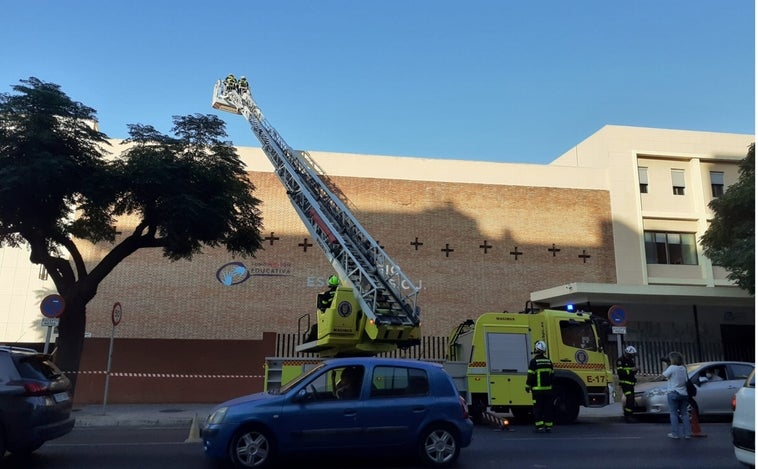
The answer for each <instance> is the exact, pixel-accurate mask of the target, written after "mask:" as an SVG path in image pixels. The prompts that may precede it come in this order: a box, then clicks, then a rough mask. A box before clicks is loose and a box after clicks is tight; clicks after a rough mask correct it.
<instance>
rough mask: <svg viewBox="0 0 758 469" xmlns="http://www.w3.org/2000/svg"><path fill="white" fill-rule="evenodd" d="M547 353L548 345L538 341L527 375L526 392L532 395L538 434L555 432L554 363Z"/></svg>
mask: <svg viewBox="0 0 758 469" xmlns="http://www.w3.org/2000/svg"><path fill="white" fill-rule="evenodd" d="M546 352H547V344H546V343H545V342H544V341H542V340H538V341H537V342H536V343H535V344H534V358H532V360H531V361H530V362H529V370H528V372H527V375H526V392H531V393H532V404H533V407H532V409H533V412H534V427H535V431H537V432H538V433H546V432H547V433H550V432H551V431H552V430H553V362H551V361H550V359H549V358H547V356H546V355H545V353H546Z"/></svg>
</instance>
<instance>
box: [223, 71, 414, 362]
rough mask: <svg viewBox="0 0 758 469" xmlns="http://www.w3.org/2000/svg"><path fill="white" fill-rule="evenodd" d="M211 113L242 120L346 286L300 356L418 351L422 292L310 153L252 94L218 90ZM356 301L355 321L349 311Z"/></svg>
mask: <svg viewBox="0 0 758 469" xmlns="http://www.w3.org/2000/svg"><path fill="white" fill-rule="evenodd" d="M212 104H213V107H214V108H216V109H219V110H222V111H227V112H231V113H234V114H240V115H242V116H244V117H245V118H246V119H247V121H248V122H249V124H250V127H251V129H252V131H253V133H254V134H255V136H256V137H257V138H258V140H259V141H260V143H261V147H262V149H263V152H264V153H265V154H266V156H267V157H268V159H269V160H270V161H271V163H272V164H273V166H274V172H275V173H276V175H277V177H278V178H279V180H280V181H281V183H282V184H283V185H284V187H285V189H286V191H287V195H288V196H289V199H290V201H291V202H292V205H293V206H294V208H295V211H296V212H297V214H298V215H299V216H300V219H301V220H302V221H303V223H304V224H305V226H306V228H307V229H308V232H309V233H310V235H311V236H312V237H313V239H314V240H315V242H316V243H317V244H318V246H319V247H320V248H321V249H322V250H323V252H324V254H326V256H327V258H328V260H329V262H330V263H331V265H332V266H333V267H334V269H335V271H336V272H337V273H338V275H339V277H340V279H341V281H342V284H343V285H345V287H340V288H338V289H337V293H336V295H335V301H334V306H333V307H332V308H331V309H330V310H327V311H326V312H325V313H323V314H320V313H318V312H317V313H316V314H317V315H318V318H317V319H318V321H317V325H318V333H317V334H316V335H315V337H310V338H308V339H307V341H306V342H305V343H303V344H301V345H299V346H298V347H297V348H296V350H297V351H298V352H319V353H321V354H322V355H323V356H335V355H351V354H371V353H377V352H383V351H388V350H393V349H395V348H398V347H400V348H404V347H409V346H412V345H416V344H418V343H419V340H420V335H421V333H420V318H419V309H418V307H417V304H416V300H417V296H418V292H419V289H418V288H417V287H416V286H415V285H414V284H413V282H411V281H410V279H409V278H408V277H407V276H406V275H405V274H404V273H403V272H402V270H401V269H400V267H399V266H398V265H397V264H396V263H395V262H393V261H392V259H390V257H389V256H388V255H387V253H386V252H385V251H384V249H383V248H382V247H381V246H380V245H379V244H378V243H377V242H376V240H374V238H373V237H372V236H371V235H370V234H369V233H368V232H367V231H366V230H365V229H364V228H363V226H362V225H361V224H360V223H359V222H358V220H357V219H356V218H355V216H354V215H353V214H352V213H351V212H350V210H348V208H347V207H346V205H345V203H344V202H343V201H342V200H341V199H340V198H339V197H338V196H337V195H336V194H335V192H334V191H333V190H331V189H330V185H329V184H328V179H327V178H326V177H325V175H323V174H319V171H318V170H320V168H319V167H318V165H316V163H315V161H313V160H312V159H311V157H310V155H309V154H308V153H307V152H302V151H299V150H294V149H293V148H292V147H290V146H289V145H288V144H287V142H285V141H284V139H283V138H282V137H281V135H279V133H278V132H277V131H276V130H275V129H274V127H273V126H272V125H271V124H269V123H268V121H266V119H265V118H264V117H263V113H262V112H261V110H260V108H259V107H258V105H257V104H256V103H255V101H254V100H253V97H252V95H251V94H250V91H249V89H242V90H240V89H239V88H238V87H234V86H228V87H227V86H226V84H225V83H224V82H222V81H221V80H219V81H218V82H216V85H215V86H214V89H213V101H212ZM348 296H349V297H350V298H351V299H352V298H354V301H355V302H356V304H355V307H356V309H359V311H355V312H354V313H355V315H351V314H350V313H351V312H352V311H350V308H351V306H350V304H348V303H351V302H350V301H347V300H345V299H346V298H347V297H348Z"/></svg>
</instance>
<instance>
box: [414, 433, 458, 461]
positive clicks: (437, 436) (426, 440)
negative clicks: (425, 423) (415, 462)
mask: <svg viewBox="0 0 758 469" xmlns="http://www.w3.org/2000/svg"><path fill="white" fill-rule="evenodd" d="M460 452H461V446H460V444H459V442H458V435H457V434H456V433H455V432H454V431H452V430H450V428H449V427H447V426H444V425H439V426H432V427H429V428H427V429H426V430H425V431H424V432H423V433H422V437H421V440H420V443H419V456H420V458H421V461H422V462H423V463H424V464H425V465H428V466H435V467H446V466H449V465H451V464H453V463H454V462H455V461H456V460H457V459H458V455H459V454H460Z"/></svg>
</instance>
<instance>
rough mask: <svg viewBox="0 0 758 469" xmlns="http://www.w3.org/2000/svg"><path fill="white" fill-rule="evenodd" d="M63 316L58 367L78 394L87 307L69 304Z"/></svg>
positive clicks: (59, 327)
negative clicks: (78, 377)
mask: <svg viewBox="0 0 758 469" xmlns="http://www.w3.org/2000/svg"><path fill="white" fill-rule="evenodd" d="M66 300H67V301H66V309H65V310H64V311H63V314H62V315H61V321H60V324H59V326H58V342H57V345H58V349H57V351H56V353H55V362H56V365H58V367H59V368H60V369H61V371H63V372H64V373H65V374H66V376H68V378H69V379H70V380H71V393H72V395H73V394H74V393H75V392H76V378H77V376H78V373H79V363H80V362H81V359H82V349H83V348H84V331H85V329H86V326H87V307H86V305H84V304H81V303H79V302H72V303H69V302H68V299H66Z"/></svg>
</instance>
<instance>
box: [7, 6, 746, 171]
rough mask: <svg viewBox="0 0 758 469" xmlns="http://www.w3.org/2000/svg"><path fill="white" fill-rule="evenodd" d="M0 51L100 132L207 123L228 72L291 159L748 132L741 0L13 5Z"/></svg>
mask: <svg viewBox="0 0 758 469" xmlns="http://www.w3.org/2000/svg"><path fill="white" fill-rule="evenodd" d="M0 43H1V44H2V49H1V51H2V53H0V92H10V91H11V86H12V85H15V84H18V81H19V80H20V79H23V78H28V77H29V76H35V77H37V78H39V79H41V80H43V81H48V82H53V83H57V84H59V85H60V86H61V87H62V89H63V91H64V92H66V94H68V95H69V96H70V97H71V98H73V99H74V100H76V101H80V102H82V103H84V104H86V105H88V106H90V107H93V108H94V109H96V110H97V112H98V118H99V120H100V128H101V130H102V131H103V132H105V133H106V134H108V135H109V136H110V137H113V138H124V137H126V136H127V124H130V123H140V124H150V125H153V126H155V127H156V128H157V129H158V130H161V131H163V132H168V131H169V129H170V127H171V116H173V115H185V114H194V113H216V111H215V110H214V109H212V108H211V107H210V100H211V93H212V88H213V83H214V82H215V80H217V79H220V78H223V77H224V76H226V75H227V74H228V73H230V72H231V73H234V74H236V75H238V76H239V75H246V76H247V77H248V79H249V80H250V82H251V87H252V93H253V97H254V98H255V99H256V101H257V102H258V104H259V105H260V107H261V109H262V110H263V113H264V115H265V116H266V117H267V119H268V120H269V122H270V123H271V124H273V125H274V127H276V129H277V130H278V131H279V132H280V133H281V134H282V136H283V137H284V138H285V140H287V142H288V143H289V144H290V145H291V146H293V147H294V148H297V149H307V150H315V151H334V152H349V153H367V154H380V155H400V156H417V157H429V158H455V159H469V160H481V161H503V162H527V163H539V164H543V163H548V162H550V161H552V160H553V159H554V158H556V157H558V156H560V155H561V154H563V153H564V152H565V151H567V150H568V149H570V148H571V147H573V146H574V145H576V144H578V143H579V142H581V141H582V140H583V139H585V138H586V137H588V136H589V135H591V134H592V133H594V132H595V131H597V130H598V129H600V128H601V127H603V126H604V125H607V124H612V125H631V126H642V127H660V128H670V129H688V130H701V131H714V132H735V133H754V131H755V7H754V2H753V1H752V0H728V1H716V0H712V1H703V0H634V1H626V2H620V1H612V0H573V1H569V0H542V1H537V0H521V1H511V0H489V1H484V0H467V1H448V0H361V1H358V0H353V1H350V0H291V1H290V0H269V1H254V0H247V1H243V0H225V1H210V0H208V1H199V0H183V1H179V0H150V1H147V0H129V1H124V0H108V1H104V0H68V1H60V0H55V1H53V0H43V1H37V2H34V5H33V6H32V5H31V4H30V3H28V2H24V1H20V0H15V1H7V2H3V5H2V27H1V28H0ZM222 117H223V119H224V120H225V121H226V122H227V129H228V131H229V136H230V139H231V140H232V141H233V142H234V143H235V144H236V145H243V146H259V144H258V141H257V140H256V139H255V137H254V136H253V134H252V133H251V132H250V130H249V127H248V125H247V122H246V121H245V120H244V118H242V117H240V116H234V115H232V114H226V113H222Z"/></svg>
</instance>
